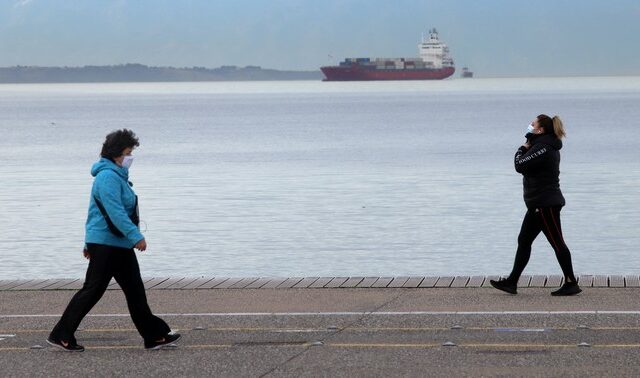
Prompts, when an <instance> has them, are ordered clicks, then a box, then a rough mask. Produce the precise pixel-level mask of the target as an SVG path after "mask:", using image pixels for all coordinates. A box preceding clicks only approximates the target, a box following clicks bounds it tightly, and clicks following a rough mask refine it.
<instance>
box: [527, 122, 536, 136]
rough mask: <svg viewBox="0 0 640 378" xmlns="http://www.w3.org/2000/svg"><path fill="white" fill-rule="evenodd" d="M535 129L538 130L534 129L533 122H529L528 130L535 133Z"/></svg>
mask: <svg viewBox="0 0 640 378" xmlns="http://www.w3.org/2000/svg"><path fill="white" fill-rule="evenodd" d="M535 130H536V129H534V128H533V126H532V125H531V124H529V126H527V132H528V133H531V134H535V133H534V131H535Z"/></svg>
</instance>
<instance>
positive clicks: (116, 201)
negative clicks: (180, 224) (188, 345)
mask: <svg viewBox="0 0 640 378" xmlns="http://www.w3.org/2000/svg"><path fill="white" fill-rule="evenodd" d="M137 146H139V143H138V138H137V137H136V135H135V134H134V133H133V132H132V131H130V130H127V129H123V130H118V131H114V132H112V133H111V134H109V135H107V138H106V140H105V142H104V144H103V145H102V152H101V154H100V155H101V159H100V160H99V161H98V162H96V163H95V164H94V165H93V167H92V168H91V175H92V176H93V177H95V179H94V181H93V187H92V189H91V199H90V203H89V214H88V217H87V223H86V226H85V229H86V233H85V243H86V247H85V250H84V255H85V257H86V258H88V259H89V267H88V268H87V274H86V278H85V281H84V285H83V287H82V289H80V291H78V292H77V293H76V294H75V295H74V296H73V298H72V299H71V302H69V305H68V306H67V308H66V310H65V311H64V313H63V315H62V318H61V319H60V321H59V322H58V324H56V326H55V327H54V329H53V331H51V334H50V335H49V338H48V339H47V342H48V343H49V344H51V345H53V346H55V347H59V348H61V349H64V350H66V351H74V352H82V351H83V350H84V347H82V346H81V345H78V343H77V341H76V338H75V336H74V333H75V331H76V330H77V329H78V326H79V325H80V322H81V321H82V319H83V318H84V317H85V316H86V315H87V313H89V311H90V310H91V308H93V306H95V304H96V303H98V301H99V300H100V298H101V297H102V295H103V294H104V292H105V291H106V290H107V286H109V281H111V279H112V278H115V280H116V281H117V282H118V284H119V285H120V287H121V288H122V291H123V292H124V295H125V297H126V299H127V305H128V307H129V313H130V314H131V318H132V320H133V323H134V324H135V326H136V328H137V329H138V332H139V333H140V335H141V336H142V338H143V339H144V346H145V348H146V349H159V348H162V347H163V346H166V345H168V344H171V343H173V342H175V341H177V340H178V339H179V338H180V335H179V334H177V333H173V332H171V329H170V328H169V326H168V325H167V323H165V322H164V321H163V320H162V319H160V318H158V317H156V316H154V315H153V314H152V313H151V309H150V308H149V305H148V304H147V298H146V295H145V291H144V284H143V282H142V279H141V277H140V267H139V266H138V260H137V259H136V255H135V252H134V248H135V249H137V250H139V251H144V250H146V249H147V242H146V241H145V239H144V236H142V234H141V233H140V230H139V229H138V208H137V205H138V200H137V196H136V195H135V193H134V191H133V189H132V188H131V187H132V185H133V184H131V183H130V182H129V167H130V166H131V163H132V162H133V157H132V156H131V153H132V152H133V149H134V148H135V147H137Z"/></svg>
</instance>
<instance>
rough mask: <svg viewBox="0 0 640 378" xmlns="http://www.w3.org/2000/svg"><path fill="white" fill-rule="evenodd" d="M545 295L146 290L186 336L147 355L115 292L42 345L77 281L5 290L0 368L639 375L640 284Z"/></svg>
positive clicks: (95, 372) (92, 372)
mask: <svg viewBox="0 0 640 378" xmlns="http://www.w3.org/2000/svg"><path fill="white" fill-rule="evenodd" d="M549 292H550V289H526V290H522V291H521V293H520V294H518V295H517V296H510V295H507V294H503V293H500V292H497V291H495V290H493V289H488V288H478V289H469V288H466V289H452V288H447V289H388V288H387V289H321V290H317V289H286V290H283V289H277V290H265V289H260V290H250V289H235V290H233V289H232V290H219V289H217V290H162V291H149V292H148V296H149V302H150V304H151V307H152V309H153V310H154V312H155V313H156V314H162V315H161V316H162V317H163V318H165V320H167V322H168V323H169V324H170V325H171V326H172V328H173V329H174V330H177V331H178V332H181V333H182V334H183V338H182V340H181V341H180V342H179V345H178V346H177V347H176V348H171V349H166V350H161V351H146V350H144V349H143V346H142V340H141V339H140V337H139V335H138V334H137V332H136V330H135V328H134V327H133V324H132V322H131V320H130V319H129V317H128V316H127V309H126V302H125V300H124V297H123V295H122V292H120V291H118V290H114V291H109V292H107V293H106V294H105V297H104V298H103V300H102V301H101V302H100V303H99V304H98V305H97V306H96V308H94V310H93V311H92V312H91V314H90V316H88V317H87V318H86V319H85V321H84V322H83V323H82V325H81V330H79V331H78V333H77V334H76V336H77V338H78V341H79V342H80V343H81V344H83V345H85V347H86V348H87V350H86V351H85V352H84V353H65V352H61V351H58V350H55V349H52V348H48V347H45V348H42V349H40V348H37V346H45V345H46V344H45V342H44V339H45V338H46V336H47V334H48V331H49V330H50V329H51V327H52V326H53V324H55V322H56V321H57V317H58V316H59V314H60V313H61V312H62V310H63V309H64V306H65V305H66V303H67V301H68V300H69V299H70V297H71V296H72V295H73V293H74V292H73V291H47V292H44V291H23V292H0V376H45V375H46V376H61V375H69V374H73V375H76V376H110V377H111V376H114V375H117V376H152V375H154V376H191V377H193V376H216V377H223V376H249V377H260V376H270V377H280V376H326V377H335V376H351V377H354V376H356V377H358V376H367V377H369V376H380V377H382V376H384V377H388V376H442V375H455V376H472V375H473V376H514V375H517V376H578V375H580V376H605V375H606V376H611V375H616V376H638V374H639V373H640V366H639V365H640V363H639V362H638V361H640V359H639V357H640V305H639V303H640V301H639V299H640V290H638V289H630V288H623V289H609V288H607V289H605V288H602V289H601V288H597V289H596V288H591V289H589V290H586V291H585V293H583V294H581V295H580V296H577V297H571V298H555V297H551V296H549ZM34 347H36V349H32V348H34Z"/></svg>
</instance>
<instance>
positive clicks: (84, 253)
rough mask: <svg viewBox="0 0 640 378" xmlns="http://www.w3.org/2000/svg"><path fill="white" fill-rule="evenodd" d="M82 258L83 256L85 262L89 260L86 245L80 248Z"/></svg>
mask: <svg viewBox="0 0 640 378" xmlns="http://www.w3.org/2000/svg"><path fill="white" fill-rule="evenodd" d="M82 256H84V258H85V259H87V260H89V259H90V258H91V256H90V255H89V250H88V249H87V246H86V245H85V246H84V248H82Z"/></svg>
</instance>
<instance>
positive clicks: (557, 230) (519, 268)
mask: <svg viewBox="0 0 640 378" xmlns="http://www.w3.org/2000/svg"><path fill="white" fill-rule="evenodd" d="M561 209H562V207H561V206H556V207H540V208H536V209H529V210H528V211H527V214H525V216H524V220H523V221H522V227H521V228H520V234H519V235H518V251H517V252H516V260H515V262H514V264H513V270H512V271H511V274H510V275H509V280H510V281H512V282H514V283H517V282H518V279H519V278H520V275H521V274H522V272H523V271H524V268H525V267H526V266H527V263H528V262H529V257H531V244H533V241H534V240H535V239H536V237H537V236H538V234H540V231H542V232H543V233H544V236H546V237H547V240H548V241H549V244H551V247H552V248H553V250H554V251H555V253H556V258H557V259H558V262H559V263H560V267H561V268H562V273H563V274H564V280H565V282H568V281H572V282H576V278H575V276H574V275H573V266H572V264H571V253H570V252H569V248H568V247H567V245H566V244H565V242H564V238H563V237H562V226H561V224H560V210H561Z"/></svg>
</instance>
